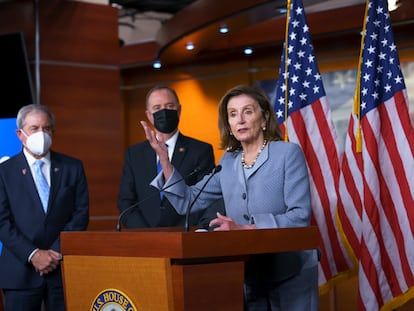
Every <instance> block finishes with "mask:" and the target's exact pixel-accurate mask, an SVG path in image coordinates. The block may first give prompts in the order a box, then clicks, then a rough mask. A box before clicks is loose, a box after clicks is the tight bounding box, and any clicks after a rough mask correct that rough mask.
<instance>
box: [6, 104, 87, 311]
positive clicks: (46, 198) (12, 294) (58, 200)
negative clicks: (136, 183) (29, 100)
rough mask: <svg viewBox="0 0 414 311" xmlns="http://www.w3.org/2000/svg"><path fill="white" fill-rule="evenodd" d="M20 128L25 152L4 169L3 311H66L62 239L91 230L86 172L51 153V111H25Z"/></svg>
mask: <svg viewBox="0 0 414 311" xmlns="http://www.w3.org/2000/svg"><path fill="white" fill-rule="evenodd" d="M17 127H18V129H17V130H16V132H17V135H18V137H19V139H20V140H21V142H22V144H23V150H22V152H21V153H19V154H17V155H15V156H14V157H12V158H10V159H9V160H7V161H5V162H3V163H1V164H0V241H2V242H3V249H2V253H1V255H0V288H3V292H4V297H5V311H11V310H24V311H40V310H41V308H42V305H44V306H45V307H46V310H47V311H51V310H53V311H57V310H65V304H64V295H63V286H62V278H61V271H60V262H61V260H62V254H61V253H60V241H59V234H60V232H62V231H72V230H73V231H78V230H85V229H86V227H87V225H88V221H89V195H88V187H87V181H86V176H85V172H84V168H83V165H82V162H81V161H80V160H78V159H75V158H72V157H69V156H67V155H64V154H60V153H56V152H53V151H50V146H51V144H52V136H53V132H54V129H55V119H54V116H53V114H52V113H51V112H50V111H49V110H48V108H47V107H45V106H42V105H28V106H24V107H23V108H21V109H20V111H19V112H18V115H17ZM39 160H41V161H42V162H39ZM36 163H40V164H41V165H40V171H37V170H36Z"/></svg>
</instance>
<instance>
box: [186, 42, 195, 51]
mask: <svg viewBox="0 0 414 311" xmlns="http://www.w3.org/2000/svg"><path fill="white" fill-rule="evenodd" d="M185 48H186V49H187V50H188V51H191V50H194V43H193V42H187V44H186V45H185Z"/></svg>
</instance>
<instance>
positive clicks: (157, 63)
mask: <svg viewBox="0 0 414 311" xmlns="http://www.w3.org/2000/svg"><path fill="white" fill-rule="evenodd" d="M161 66H162V65H161V62H160V61H159V60H156V61H155V62H153V63H152V68H154V69H160V68H161Z"/></svg>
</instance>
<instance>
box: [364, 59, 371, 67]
mask: <svg viewBox="0 0 414 311" xmlns="http://www.w3.org/2000/svg"><path fill="white" fill-rule="evenodd" d="M365 66H367V68H371V67H372V60H369V59H368V60H367V61H366V62H365Z"/></svg>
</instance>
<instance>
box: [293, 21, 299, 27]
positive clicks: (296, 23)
mask: <svg viewBox="0 0 414 311" xmlns="http://www.w3.org/2000/svg"><path fill="white" fill-rule="evenodd" d="M299 25H300V22H299V21H296V20H295V21H293V22H292V26H293V28H296V27H299Z"/></svg>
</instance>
